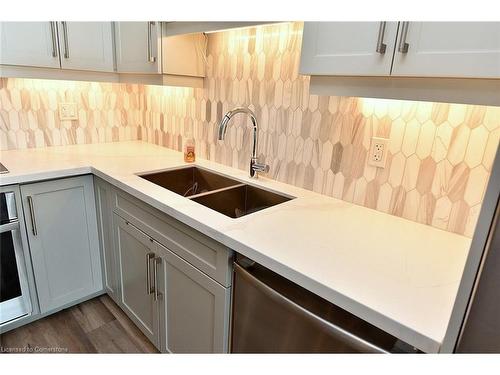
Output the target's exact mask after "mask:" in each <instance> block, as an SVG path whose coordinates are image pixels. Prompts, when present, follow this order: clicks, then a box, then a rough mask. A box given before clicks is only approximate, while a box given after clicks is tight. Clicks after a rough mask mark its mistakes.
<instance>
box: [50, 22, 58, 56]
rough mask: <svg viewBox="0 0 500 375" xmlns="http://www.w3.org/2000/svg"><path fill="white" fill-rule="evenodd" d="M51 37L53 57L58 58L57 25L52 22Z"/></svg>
mask: <svg viewBox="0 0 500 375" xmlns="http://www.w3.org/2000/svg"><path fill="white" fill-rule="evenodd" d="M49 24H50V36H51V38H52V57H57V40H56V39H57V36H56V23H55V22H54V21H50V22H49Z"/></svg>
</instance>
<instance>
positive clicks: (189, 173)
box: [139, 166, 294, 219]
mask: <svg viewBox="0 0 500 375" xmlns="http://www.w3.org/2000/svg"><path fill="white" fill-rule="evenodd" d="M139 177H141V178H144V179H145V180H148V181H150V182H152V183H154V184H156V185H159V186H161V187H163V188H165V189H167V190H170V191H172V192H174V193H177V194H179V195H182V196H183V197H186V198H188V199H190V200H192V201H194V202H197V203H199V204H202V205H203V206H205V207H208V208H210V209H212V210H215V211H217V212H220V213H221V214H224V215H226V216H229V217H231V218H234V219H235V218H238V217H241V216H245V215H248V214H251V213H253V212H257V211H260V210H263V209H265V208H269V207H272V206H275V205H278V204H281V203H284V202H287V201H289V200H291V199H294V197H289V196H286V195H282V194H278V193H274V192H271V191H268V190H265V189H261V188H258V187H256V186H253V185H249V184H245V183H242V182H241V181H238V180H233V179H232V178H229V177H226V176H223V175H221V174H218V173H214V172H211V171H208V170H206V169H202V168H199V167H195V166H193V167H184V168H178V169H172V170H168V171H163V172H152V173H144V174H141V175H139Z"/></svg>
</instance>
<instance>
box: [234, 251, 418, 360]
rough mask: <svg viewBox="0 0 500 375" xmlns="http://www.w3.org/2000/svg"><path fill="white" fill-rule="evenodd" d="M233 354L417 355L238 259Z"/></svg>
mask: <svg viewBox="0 0 500 375" xmlns="http://www.w3.org/2000/svg"><path fill="white" fill-rule="evenodd" d="M232 310H233V311H232V323H231V325H232V327H231V329H232V331H231V352H233V353H391V352H392V353H415V352H418V351H417V350H416V349H414V348H413V347H411V346H410V345H408V344H406V343H404V342H402V341H400V340H398V339H397V338H396V337H394V336H391V335H389V334H388V333H386V332H384V331H382V330H381V329H379V328H377V327H375V326H373V325H371V324H369V323H367V322H365V321H364V320H362V319H360V318H358V317H356V316H354V315H352V314H350V313H349V312H347V311H345V310H343V309H341V308H339V307H338V306H336V305H334V304H332V303H330V302H328V301H326V300H325V299H323V298H321V297H319V296H317V295H315V294H313V293H311V292H309V291H308V290H306V289H304V288H302V287H300V286H298V285H296V284H294V283H293V282H291V281H289V280H287V279H285V278H284V277H282V276H280V275H277V274H276V273H274V272H272V271H270V270H268V269H266V268H265V267H263V266H261V265H260V264H258V263H256V262H253V261H252V260H250V259H248V258H246V257H243V256H241V255H238V256H237V258H236V261H235V263H234V275H233V307H232Z"/></svg>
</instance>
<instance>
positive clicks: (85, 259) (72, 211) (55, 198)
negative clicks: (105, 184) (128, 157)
mask: <svg viewBox="0 0 500 375" xmlns="http://www.w3.org/2000/svg"><path fill="white" fill-rule="evenodd" d="M21 195H22V201H23V209H24V216H25V218H26V221H27V232H28V240H29V247H30V252H31V258H32V263H33V271H34V275H35V282H36V289H37V293H38V300H39V304H40V311H41V313H46V312H49V311H53V310H56V309H58V308H61V307H64V306H66V305H68V304H71V303H74V302H76V301H78V300H81V299H84V298H85V297H88V296H90V295H92V294H95V293H98V292H100V291H101V290H102V274H101V259H100V254H99V242H98V234H97V225H96V209H95V201H94V189H93V180H92V176H90V175H87V176H82V177H74V178H66V179H61V180H54V181H46V182H39V183H34V184H27V185H22V186H21Z"/></svg>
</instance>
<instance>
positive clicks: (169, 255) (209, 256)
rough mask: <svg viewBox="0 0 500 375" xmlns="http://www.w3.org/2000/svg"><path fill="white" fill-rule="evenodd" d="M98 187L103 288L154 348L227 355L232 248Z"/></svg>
mask: <svg viewBox="0 0 500 375" xmlns="http://www.w3.org/2000/svg"><path fill="white" fill-rule="evenodd" d="M96 190H97V202H98V212H101V213H100V214H99V217H102V219H101V220H100V223H101V224H100V228H101V230H100V235H101V246H104V248H105V249H106V245H102V244H103V243H106V242H107V243H109V244H110V245H109V247H108V248H107V249H106V250H105V251H104V258H105V267H106V276H105V279H106V290H107V292H108V293H109V294H110V295H111V296H113V295H115V296H116V293H117V292H116V291H119V292H118V297H117V298H116V297H115V298H114V299H115V301H116V302H117V303H118V304H119V305H120V307H121V308H122V309H123V310H124V311H125V313H126V314H127V315H128V316H129V317H130V318H131V319H132V321H133V322H134V323H135V324H136V325H137V327H139V329H140V330H141V331H142V332H143V333H144V334H145V335H146V336H147V337H148V339H149V340H150V341H151V342H152V343H153V344H154V345H155V346H156V347H157V348H158V349H159V350H161V351H163V352H170V353H227V352H228V350H229V314H230V291H231V288H230V286H231V278H230V275H231V266H230V264H231V251H230V250H228V249H226V248H224V247H223V246H222V245H221V244H219V243H216V242H215V241H213V240H212V239H210V238H208V237H205V236H203V235H201V234H200V233H198V232H196V231H195V230H193V229H192V228H189V227H185V226H183V225H181V224H180V223H178V222H177V221H175V220H174V219H172V218H171V217H169V216H168V215H166V214H164V213H162V212H160V211H157V210H155V209H153V208H152V207H150V206H148V205H147V204H145V203H143V202H141V201H139V200H138V199H136V198H134V197H132V196H130V195H128V194H126V193H124V192H122V191H120V190H118V189H114V188H112V187H111V185H109V184H107V183H106V182H104V181H102V180H99V179H96ZM110 190H111V192H112V193H111V194H107V193H105V191H108V192H109V191H110ZM106 201H107V202H106ZM99 209H101V211H99ZM104 211H107V212H108V214H109V215H110V216H111V217H112V224H111V226H112V233H113V242H111V241H110V240H109V239H108V240H107V241H105V240H104V237H106V229H105V228H106V226H105V225H102V223H105V217H106V215H105V212H104ZM106 254H107V255H106ZM113 254H115V255H113ZM113 259H116V260H115V262H116V273H117V274H118V275H119V276H118V278H117V285H115V286H110V285H112V284H113V282H114V280H115V279H114V277H113V276H112V274H113V272H108V269H112V266H111V265H112V264H113ZM202 265H205V268H206V269H205V268H203V267H202ZM210 271H211V272H210ZM207 273H208V274H207ZM209 275H210V276H209ZM216 280H217V281H216ZM223 284H224V285H223Z"/></svg>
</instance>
